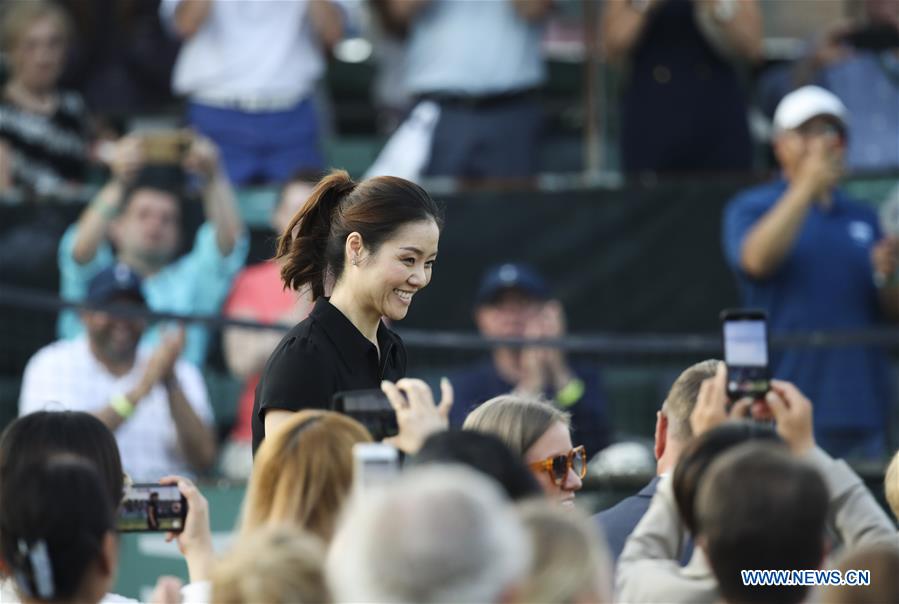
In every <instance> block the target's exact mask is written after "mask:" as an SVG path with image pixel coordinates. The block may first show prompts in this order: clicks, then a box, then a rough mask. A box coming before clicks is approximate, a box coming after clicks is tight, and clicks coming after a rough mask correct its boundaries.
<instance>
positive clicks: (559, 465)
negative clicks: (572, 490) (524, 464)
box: [530, 445, 587, 486]
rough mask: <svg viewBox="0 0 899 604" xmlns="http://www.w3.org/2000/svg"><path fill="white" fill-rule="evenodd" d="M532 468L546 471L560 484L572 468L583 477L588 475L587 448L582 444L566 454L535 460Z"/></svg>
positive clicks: (531, 465)
mask: <svg viewBox="0 0 899 604" xmlns="http://www.w3.org/2000/svg"><path fill="white" fill-rule="evenodd" d="M530 468H531V469H532V470H542V471H544V472H546V473H547V474H549V476H550V478H552V481H553V484H555V485H556V486H560V485H561V484H562V483H564V482H565V479H566V478H567V477H568V472H569V471H570V470H573V471H574V473H575V474H576V475H577V477H578V478H583V477H584V476H586V475H587V450H586V449H584V447H583V445H581V446H580V447H575V448H574V449H572V450H571V451H569V452H568V453H566V454H564V455H556V456H554V457H547V458H546V459H544V460H543V461H535V462H533V463H531V464H530Z"/></svg>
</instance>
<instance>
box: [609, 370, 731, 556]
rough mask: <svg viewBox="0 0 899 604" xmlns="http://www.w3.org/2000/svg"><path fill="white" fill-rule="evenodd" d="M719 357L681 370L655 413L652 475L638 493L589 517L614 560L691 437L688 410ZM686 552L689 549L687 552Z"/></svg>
mask: <svg viewBox="0 0 899 604" xmlns="http://www.w3.org/2000/svg"><path fill="white" fill-rule="evenodd" d="M719 363H720V361H717V360H708V361H702V362H700V363H696V364H695V365H691V366H690V367H688V368H687V369H685V370H684V372H683V373H681V374H680V375H679V376H678V377H677V379H676V380H675V381H674V383H673V384H672V385H671V389H670V390H669V391H668V396H667V397H666V398H665V401H664V402H663V403H662V408H661V410H659V412H658V413H657V414H656V429H655V456H656V460H657V463H656V476H655V478H653V479H652V480H651V481H650V482H649V484H647V485H646V486H645V487H643V488H642V489H641V490H640V492H639V493H637V494H636V495H633V496H631V497H628V498H627V499H624V500H622V501H621V502H619V503H618V504H617V505H615V506H614V507H612V508H609V509H607V510H604V511H602V512H600V513H598V514H596V515H595V516H593V519H594V520H595V521H596V522H597V523H598V524H599V525H600V526H601V527H602V529H603V533H604V534H605V536H606V540H607V542H608V544H609V549H610V550H611V553H612V556H613V559H614V560H617V559H618V556H620V555H621V550H622V549H624V542H625V541H627V538H628V536H629V535H630V534H631V533H632V532H633V530H634V527H636V526H637V523H638V522H640V519H641V518H642V517H643V515H644V514H645V513H646V510H647V509H649V503H650V502H651V501H652V497H653V495H655V492H656V489H657V488H658V485H659V480H660V479H661V477H662V476H664V475H666V474H670V473H671V472H673V471H674V467H675V466H676V465H677V462H678V460H679V459H680V456H681V452H682V451H683V450H684V447H685V446H686V445H687V444H689V443H690V442H691V441H692V440H693V430H692V428H691V427H690V414H691V413H692V412H693V408H694V407H695V406H696V398H697V397H698V396H699V388H700V386H702V382H703V381H705V380H706V379H708V378H711V377H714V376H715V370H716V368H717V366H718V364H719ZM687 554H688V555H689V552H687Z"/></svg>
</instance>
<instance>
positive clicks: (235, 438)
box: [223, 173, 318, 477]
mask: <svg viewBox="0 0 899 604" xmlns="http://www.w3.org/2000/svg"><path fill="white" fill-rule="evenodd" d="M316 182H318V178H317V177H316V176H314V175H313V174H305V173H298V174H296V175H294V176H293V177H292V178H291V179H290V180H289V181H288V182H287V183H286V184H285V185H284V188H283V189H282V191H281V196H280V199H279V201H278V205H277V207H276V208H275V211H274V213H273V214H272V228H274V229H275V231H274V232H275V233H277V234H279V235H280V234H281V233H283V232H284V231H285V230H286V229H287V225H288V224H290V220H291V219H292V218H293V216H294V214H296V213H297V211H298V210H299V209H300V208H301V207H302V206H303V204H304V203H305V202H306V200H307V199H308V198H309V195H310V194H311V193H312V189H313V188H314V187H315V183H316ZM312 306H313V304H312V296H311V293H310V292H304V293H297V292H295V291H293V290H290V289H285V288H284V283H283V282H282V281H281V267H280V265H279V264H278V263H277V262H275V261H274V260H268V261H265V262H260V263H259V264H255V265H253V266H248V267H247V268H245V269H243V270H242V271H241V272H240V273H239V274H238V275H237V278H235V280H234V286H233V287H232V288H231V294H230V295H229V296H228V299H227V301H226V302H225V306H224V309H223V313H224V315H225V316H226V317H228V318H229V319H243V320H247V321H257V322H260V323H270V324H279V325H282V326H286V327H289V326H293V325H296V324H297V323H299V322H300V321H302V320H303V319H305V318H306V317H307V316H309V313H310V312H311V311H312ZM283 335H284V334H283V330H271V331H265V330H260V329H250V328H242V327H229V328H228V329H226V330H225V333H224V337H223V345H224V353H225V361H226V362H227V364H228V369H230V370H231V373H232V374H233V375H235V376H236V377H238V378H240V379H242V380H244V387H243V390H242V392H241V395H240V399H239V402H238V410H237V422H236V424H235V426H234V430H233V431H232V432H231V444H232V445H233V447H232V448H233V449H234V451H233V452H232V453H231V454H233V455H238V454H240V455H241V456H243V457H246V458H248V459H252V453H251V443H252V439H253V430H252V422H253V400H254V398H255V396H256V386H257V385H258V384H259V376H260V374H261V373H262V368H263V367H265V362H266V361H268V358H269V356H270V355H271V354H272V351H273V350H274V349H275V346H277V345H278V342H280V341H281V338H282V337H283ZM242 449H246V451H245V453H246V455H243V453H244V452H243V451H242ZM238 450H241V452H240V453H238ZM234 469H235V471H237V466H234ZM247 469H249V468H247ZM244 477H246V476H244Z"/></svg>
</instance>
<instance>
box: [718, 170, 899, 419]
mask: <svg viewBox="0 0 899 604" xmlns="http://www.w3.org/2000/svg"><path fill="white" fill-rule="evenodd" d="M786 189H787V182H786V181H784V180H777V181H775V182H772V183H769V184H764V185H761V186H758V187H754V188H752V189H749V190H746V191H743V192H742V193H739V194H738V195H737V196H736V197H734V198H733V199H732V200H731V201H730V202H729V203H728V204H727V207H726V208H725V210H724V223H723V229H722V237H723V245H724V253H725V256H726V258H727V262H728V263H729V264H730V266H731V268H732V269H733V270H734V272H735V273H736V275H737V281H738V283H739V286H740V289H741V292H742V295H743V303H744V305H745V306H747V307H752V308H764V309H766V310H767V311H768V321H769V327H770V331H771V333H786V332H797V331H809V330H826V329H864V328H870V327H874V326H876V325H878V324H879V323H881V322H882V321H883V317H882V315H881V310H880V304H879V300H878V294H877V288H876V287H875V286H874V282H873V278H872V274H873V267H872V264H871V248H872V247H873V246H874V244H875V243H876V242H877V241H878V240H879V239H880V238H881V232H880V227H879V225H878V221H877V216H876V214H875V212H874V211H873V210H872V209H870V208H868V207H866V206H864V205H862V204H860V203H858V202H856V201H853V200H852V199H850V198H849V197H848V196H847V195H846V193H844V192H843V191H840V190H836V191H835V192H834V194H833V205H832V206H831V207H830V208H828V209H826V210H825V209H823V208H821V207H820V206H819V205H817V204H815V205H814V206H812V208H811V209H810V210H809V212H808V215H807V217H806V219H805V223H804V224H803V225H802V228H801V231H800V233H799V236H798V238H797V240H796V243H795V244H794V245H793V249H791V250H790V251H789V253H788V254H787V256H786V258H785V259H784V261H783V262H782V263H781V265H780V267H779V268H778V269H777V270H776V271H775V272H774V273H773V274H772V275H771V276H769V277H768V278H765V279H753V278H751V277H749V276H748V275H747V274H746V273H745V272H744V271H743V270H742V268H741V267H740V256H741V250H742V248H743V242H744V240H745V238H746V235H747V233H748V232H749V231H750V229H751V228H752V227H753V225H755V223H756V222H757V221H758V220H759V219H760V218H761V217H762V216H763V215H764V214H765V213H766V212H767V211H768V210H769V209H771V207H772V206H774V204H775V203H776V202H777V200H778V199H779V198H780V197H781V196H782V195H783V194H784V192H785V191H786ZM771 366H772V370H773V375H774V376H775V377H778V378H781V379H785V380H789V381H791V382H793V383H795V384H796V385H797V386H798V387H799V388H800V389H801V390H802V391H803V392H804V393H805V394H806V395H807V396H808V397H809V399H810V400H811V401H812V403H813V404H814V406H815V425H816V428H818V429H822V428H823V429H835V428H839V429H861V430H875V429H876V430H880V431H882V430H883V428H884V426H885V425H886V420H887V412H888V408H889V403H890V401H891V396H892V386H891V384H890V367H889V360H888V357H887V355H886V353H885V351H884V350H882V349H877V348H871V347H864V346H845V347H839V348H834V347H827V348H814V349H813V348H790V349H786V350H783V351H781V352H780V353H779V354H775V355H773V356H772V364H771Z"/></svg>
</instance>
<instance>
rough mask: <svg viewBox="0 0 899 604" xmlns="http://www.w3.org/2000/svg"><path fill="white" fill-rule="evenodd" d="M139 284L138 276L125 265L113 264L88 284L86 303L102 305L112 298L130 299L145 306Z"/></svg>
mask: <svg viewBox="0 0 899 604" xmlns="http://www.w3.org/2000/svg"><path fill="white" fill-rule="evenodd" d="M141 282H142V280H141V277H140V275H138V274H137V273H136V272H134V270H133V269H132V268H131V267H130V266H128V265H127V264H123V263H121V262H119V263H117V264H113V265H112V266H110V267H109V268H105V269H103V270H102V271H100V272H99V273H97V275H96V276H95V277H94V278H93V279H91V281H90V283H88V286H87V301H88V302H91V303H93V304H102V303H104V302H109V301H110V300H112V299H114V298H131V299H133V300H135V301H136V302H140V303H141V304H143V305H146V304H147V301H146V299H145V298H144V292H143V290H142V289H141Z"/></svg>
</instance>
